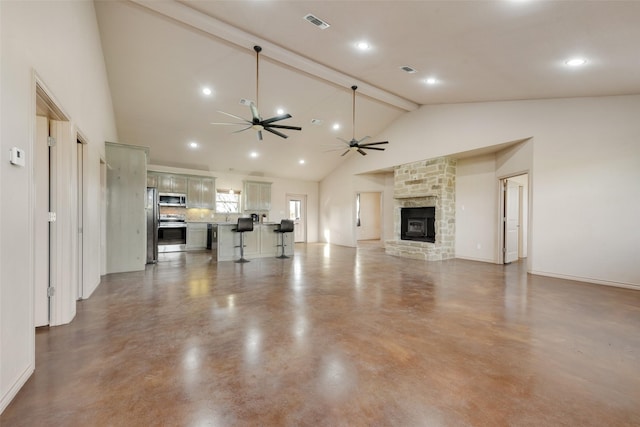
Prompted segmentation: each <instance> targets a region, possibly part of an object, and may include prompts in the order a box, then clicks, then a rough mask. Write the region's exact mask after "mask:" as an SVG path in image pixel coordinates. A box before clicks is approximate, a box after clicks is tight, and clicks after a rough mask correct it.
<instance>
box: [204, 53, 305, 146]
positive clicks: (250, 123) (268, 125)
mask: <svg viewBox="0 0 640 427" xmlns="http://www.w3.org/2000/svg"><path fill="white" fill-rule="evenodd" d="M253 50H255V51H256V102H255V103H254V102H253V101H252V100H250V99H244V98H243V99H241V100H240V104H242V105H246V106H248V107H249V109H250V110H251V120H247V119H245V118H242V117H239V116H236V115H233V114H229V113H225V112H224V111H218V112H219V113H222V114H225V115H227V116H230V117H233V118H234V119H238V120H241V122H236V123H211V124H212V125H232V126H235V125H244V126H246V127H245V128H243V129H240V130H237V131H235V132H233V133H238V132H242V131H245V130H247V129H253V130H256V131H258V140H259V141H262V131H263V130H266V131H267V132H271V133H272V134H274V135H278V136H279V137H281V138H288V136H287V135H285V134H284V133H282V132H280V131H278V130H276V129H288V130H302V128H301V127H299V126H285V125H277V124H275V122H279V121H280V120H285V119H289V118H291V114H280V115H278V116H274V117H271V118H269V119H262V117H261V116H260V113H259V112H258V97H259V89H260V86H259V84H260V73H259V72H260V52H261V51H262V48H261V47H260V46H254V47H253Z"/></svg>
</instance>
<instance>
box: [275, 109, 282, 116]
mask: <svg viewBox="0 0 640 427" xmlns="http://www.w3.org/2000/svg"><path fill="white" fill-rule="evenodd" d="M276 114H277V115H281V114H284V110H283V109H282V108H278V109H277V110H276Z"/></svg>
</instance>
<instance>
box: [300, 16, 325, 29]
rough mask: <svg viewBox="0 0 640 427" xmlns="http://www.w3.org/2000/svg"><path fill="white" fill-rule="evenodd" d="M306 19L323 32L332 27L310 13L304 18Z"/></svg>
mask: <svg viewBox="0 0 640 427" xmlns="http://www.w3.org/2000/svg"><path fill="white" fill-rule="evenodd" d="M304 19H306V20H307V21H309V22H311V23H312V24H313V25H315V26H316V27H318V28H320V29H321V30H326V29H327V28H329V27H330V25H329V24H328V23H326V22H324V21H323V20H322V19H320V18H318V17H315V16H313V15H312V14H310V13H308V14H306V15H305V16H304Z"/></svg>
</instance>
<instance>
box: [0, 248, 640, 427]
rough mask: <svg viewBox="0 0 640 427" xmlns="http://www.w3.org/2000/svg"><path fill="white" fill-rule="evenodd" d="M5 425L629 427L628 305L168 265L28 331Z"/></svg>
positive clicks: (575, 293)
mask: <svg viewBox="0 0 640 427" xmlns="http://www.w3.org/2000/svg"><path fill="white" fill-rule="evenodd" d="M0 425H2V426H3V427H9V426H103V425H105V426H107V425H109V426H151V425H154V426H156V425H165V426H638V425H640V292H639V291H633V290H626V289H617V288H610V287H604V286H597V285H590V284H586V283H578V282H572V281H567V280H560V279H552V278H544V277H539V276H531V275H527V274H526V272H525V267H524V265H522V263H519V264H518V263H516V264H512V265H508V266H501V265H493V264H486V263H479V262H472V261H463V260H451V261H445V262H435V263H426V262H420V261H415V260H408V259H401V258H395V257H390V256H386V255H385V254H384V251H383V249H382V248H381V247H380V246H379V245H376V244H368V245H364V246H363V247H361V248H360V249H357V250H356V249H354V248H345V247H339V246H329V245H324V244H309V245H299V246H298V247H297V248H296V255H295V257H294V258H292V259H284V260H283V259H275V258H274V259H270V258H269V259H261V260H254V261H252V262H250V263H248V264H235V263H233V262H224V263H219V264H216V263H214V262H212V261H211V259H210V256H209V255H208V254H207V253H194V254H171V255H165V256H163V258H162V260H161V262H159V263H158V264H157V265H153V266H148V267H147V269H146V271H144V272H136V273H122V274H113V275H108V276H106V277H105V278H104V279H103V282H102V284H101V285H100V287H99V288H98V289H97V290H96V292H95V293H94V295H93V296H92V297H91V298H90V299H89V300H87V301H82V302H79V303H78V313H77V316H76V318H75V320H74V321H73V322H72V323H71V324H70V325H66V326H59V327H55V328H51V329H43V330H38V331H37V334H36V371H35V374H34V375H33V376H32V377H31V378H30V380H29V381H28V383H27V384H26V385H25V387H24V388H23V389H22V390H21V391H20V392H19V394H18V395H17V397H16V398H15V400H14V401H13V402H12V404H11V405H10V406H9V407H8V408H7V409H6V410H5V412H4V413H3V414H2V416H1V417H0Z"/></svg>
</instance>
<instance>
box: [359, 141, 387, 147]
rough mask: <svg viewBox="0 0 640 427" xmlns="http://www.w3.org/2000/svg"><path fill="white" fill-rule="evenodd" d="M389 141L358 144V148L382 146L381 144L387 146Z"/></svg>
mask: <svg viewBox="0 0 640 427" xmlns="http://www.w3.org/2000/svg"><path fill="white" fill-rule="evenodd" d="M388 143H389V141H380V142H369V143H367V144H358V145H360V147H370V146H372V145H382V144H388Z"/></svg>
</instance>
